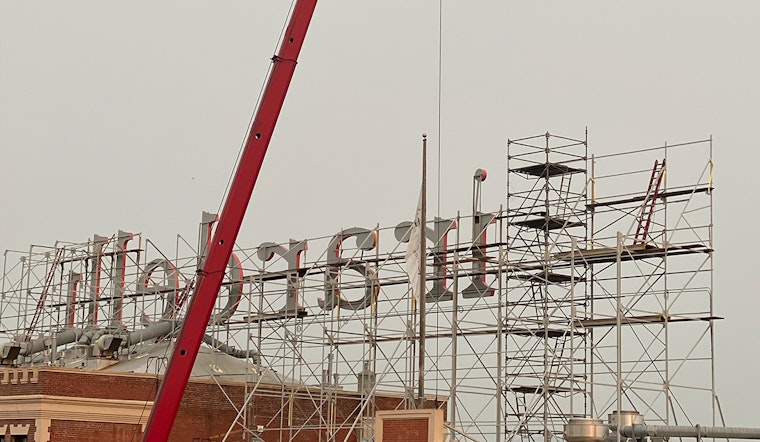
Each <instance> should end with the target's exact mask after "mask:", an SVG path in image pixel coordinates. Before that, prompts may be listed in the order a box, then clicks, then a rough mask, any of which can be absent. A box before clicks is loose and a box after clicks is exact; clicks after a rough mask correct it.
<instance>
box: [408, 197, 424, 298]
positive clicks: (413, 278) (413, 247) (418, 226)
mask: <svg viewBox="0 0 760 442" xmlns="http://www.w3.org/2000/svg"><path fill="white" fill-rule="evenodd" d="M422 235H423V233H422V192H421V191H420V199H419V201H418V202H417V211H416V212H414V222H413V223H412V227H411V229H410V230H409V242H408V243H407V244H406V255H405V257H404V260H405V263H406V274H407V275H409V284H411V286H412V297H413V298H414V300H415V301H417V302H419V300H420V260H421V259H424V257H422V256H420V241H422Z"/></svg>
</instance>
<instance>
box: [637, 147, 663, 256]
mask: <svg viewBox="0 0 760 442" xmlns="http://www.w3.org/2000/svg"><path fill="white" fill-rule="evenodd" d="M664 176H665V160H664V159H663V160H662V162H660V161H658V160H655V161H654V167H652V175H651V176H650V177H649V186H648V187H647V194H646V196H645V198H644V202H643V203H642V205H641V212H639V217H638V219H637V226H636V235H635V236H634V237H633V243H634V244H639V243H640V244H646V242H647V235H648V234H649V228H650V227H651V225H652V217H653V216H654V205H655V202H656V201H657V197H658V196H659V195H660V185H661V184H662V178H663V177H664Z"/></svg>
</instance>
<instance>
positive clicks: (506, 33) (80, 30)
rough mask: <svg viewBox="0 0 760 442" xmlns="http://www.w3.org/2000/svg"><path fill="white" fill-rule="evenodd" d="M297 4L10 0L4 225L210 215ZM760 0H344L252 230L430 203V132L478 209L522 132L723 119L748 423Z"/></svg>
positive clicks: (732, 306) (163, 222) (35, 236)
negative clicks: (423, 198) (477, 183)
mask: <svg viewBox="0 0 760 442" xmlns="http://www.w3.org/2000/svg"><path fill="white" fill-rule="evenodd" d="M441 5H442V9H441V10H440V19H441V20H440V24H441V32H440V36H441V39H440V46H439V6H441ZM289 7H290V2H288V1H284V0H283V1H269V2H250V1H249V2H243V1H226V2H218V3H217V2H199V1H189V2H180V1H173V2H170V1H167V2H158V3H157V2H148V1H135V2H102V1H76V2H20V1H9V0H0V214H1V215H0V249H15V250H28V247H29V244H52V243H53V242H54V241H55V240H67V241H74V242H84V241H86V240H87V239H88V238H91V237H92V235H93V234H95V233H98V234H102V235H111V234H113V233H114V232H116V231H117V230H118V229H123V230H127V231H131V232H142V233H143V234H145V235H146V236H147V237H149V238H151V239H152V240H153V241H154V242H156V243H157V244H159V245H163V246H164V247H166V248H168V249H170V250H171V249H172V248H173V244H174V241H175V238H176V235H177V234H178V233H179V234H182V235H184V236H186V237H188V238H195V235H196V233H197V228H198V227H197V226H198V222H199V221H200V216H201V212H202V211H204V210H205V211H210V212H215V211H217V210H218V208H219V206H220V203H221V201H222V200H223V196H224V193H225V187H226V184H227V181H228V179H229V176H230V174H231V171H232V170H233V167H234V162H235V158H236V156H237V152H238V150H239V148H240V145H241V142H242V140H243V138H244V137H245V134H246V131H247V126H248V123H249V120H250V118H251V114H252V111H253V108H254V105H255V103H256V99H257V97H258V95H259V93H260V90H261V88H262V85H263V82H264V79H265V76H266V73H267V69H268V67H269V59H270V58H271V56H272V54H273V53H274V52H275V50H276V47H277V46H278V43H279V35H280V32H281V30H282V27H283V25H284V23H285V20H286V17H287V13H288V10H289ZM759 13H760V3H758V2H755V1H733V2H729V3H725V2H707V1H671V2H667V3H663V2H655V1H642V2H635V3H634V2H628V3H623V2H603V1H578V2H562V1H546V2H510V1H485V0H483V1H472V2H461V1H460V2H454V1H451V0H443V1H442V2H439V1H438V0H435V1H434V0H424V1H423V0H416V1H409V0H406V1H400V0H384V1H381V2H359V1H348V0H324V1H322V2H321V3H320V4H319V5H318V6H317V11H316V13H315V15H314V18H313V20H312V24H311V27H310V29H309V33H308V35H307V38H306V43H305V44H304V47H303V50H302V53H301V57H300V60H299V65H298V68H297V69H296V73H295V76H294V79H293V83H292V85H291V88H290V90H289V92H288V96H287V99H286V102H285V105H284V109H283V111H282V113H281V115H280V119H279V122H278V126H277V129H276V131H275V134H274V138H273V140H272V144H271V145H270V149H269V152H268V154H267V158H266V161H265V163H264V167H263V170H262V172H261V174H260V176H259V180H258V183H257V186H256V190H255V191H254V195H253V198H252V202H251V204H250V206H249V209H248V212H247V217H246V220H245V223H244V225H243V229H242V231H241V234H240V237H239V238H240V239H239V243H241V244H243V245H245V246H248V247H252V246H255V245H257V244H259V243H261V242H263V241H276V242H281V241H287V239H288V238H291V237H294V238H308V237H313V236H325V235H331V234H333V233H335V232H337V231H339V230H340V229H341V228H347V227H353V226H362V227H368V228H372V227H374V226H375V225H376V224H378V223H379V224H380V225H381V226H392V225H395V224H396V223H398V222H400V221H402V220H406V219H409V218H411V216H412V213H413V211H414V207H415V205H416V202H417V195H418V189H419V187H418V186H419V168H420V138H421V137H420V135H421V133H423V132H427V133H428V135H429V140H430V147H431V154H430V157H431V158H430V166H429V167H430V168H431V170H432V171H431V178H430V179H431V180H432V181H433V182H435V183H436V187H437V183H438V167H439V166H438V164H440V194H439V193H438V192H437V189H435V190H431V191H430V199H431V201H432V202H431V204H430V207H431V212H433V213H437V212H439V213H441V214H442V215H446V216H453V215H455V213H456V211H457V210H462V211H468V210H469V208H470V204H471V203H470V198H471V180H472V173H473V172H474V171H475V170H476V169H478V168H481V167H482V168H486V169H488V171H489V179H488V181H487V182H486V183H484V188H483V206H484V207H492V208H497V207H498V205H499V204H502V203H504V199H505V198H504V189H505V182H506V170H505V168H506V158H505V146H506V140H507V139H508V138H512V139H514V138H520V137H524V136H529V135H536V134H541V133H544V132H547V131H549V132H552V133H557V134H562V135H566V136H570V137H575V138H582V137H583V135H584V131H585V129H586V128H587V127H588V131H589V146H590V150H591V151H592V152H595V153H598V154H603V153H608V152H617V151H623V150H628V149H634V148H642V147H649V146H658V145H662V144H663V143H664V142H668V143H678V142H684V141H689V140H701V139H705V138H708V137H710V136H712V137H713V138H714V163H715V179H714V182H715V186H716V192H715V211H716V215H715V231H714V239H715V249H716V255H715V256H716V272H715V280H716V287H715V297H716V312H717V313H718V315H720V316H723V317H725V318H726V320H725V321H722V322H720V323H719V324H718V325H717V328H716V329H717V349H718V350H717V360H718V366H717V367H718V373H717V386H718V394H719V395H720V398H721V404H722V405H723V411H724V414H725V416H726V419H727V424H728V425H733V426H752V425H755V426H756V425H757V424H756V419H755V416H754V413H753V410H751V409H750V408H748V407H746V404H747V402H748V401H747V399H746V398H747V397H749V396H758V395H760V382H758V381H757V376H755V372H756V370H755V367H757V366H758V365H760V352H758V351H755V349H754V348H753V346H752V344H751V342H752V337H753V336H756V335H758V334H760V324H759V323H758V321H756V320H755V317H756V311H757V310H758V307H760V301H758V300H757V299H756V298H755V294H756V292H757V290H756V283H755V282H753V281H754V278H753V276H754V272H755V271H756V269H755V266H754V265H753V264H754V255H755V254H754V251H755V250H757V249H758V247H760V244H759V243H760V240H758V235H755V234H753V233H752V232H753V227H754V226H755V224H756V223H755V222H754V220H755V218H756V217H757V216H758V215H759V214H760V213H758V209H757V207H756V204H755V203H756V202H757V200H758V198H757V193H758V189H759V188H760V186H758V184H757V181H756V180H755V179H754V178H755V176H754V173H755V171H756V165H757V164H758V163H760V149H758V146H757V142H756V141H753V140H754V139H753V137H752V132H753V129H754V128H755V126H754V124H757V121H758V116H760V110H758V109H760V87H758V83H757V82H758V78H760V57H758V55H757V54H758V50H757V45H758V42H760V27H758V26H757V24H756V17H757V16H758V14H759ZM439 53H440V59H439ZM439 60H440V71H439ZM439 74H440V76H439ZM439 78H440V95H439ZM439 97H440V101H439ZM439 104H440V105H439ZM439 110H440V112H439ZM439 121H440V124H439ZM439 151H440V155H438V152H439ZM439 195H440V204H439V203H438V201H439ZM707 405H708V404H705V406H707Z"/></svg>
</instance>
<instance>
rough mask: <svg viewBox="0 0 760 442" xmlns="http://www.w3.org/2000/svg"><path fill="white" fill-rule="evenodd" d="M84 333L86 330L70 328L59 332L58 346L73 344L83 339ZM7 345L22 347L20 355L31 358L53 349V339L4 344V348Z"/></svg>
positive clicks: (45, 338) (47, 337)
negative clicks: (50, 348)
mask: <svg viewBox="0 0 760 442" xmlns="http://www.w3.org/2000/svg"><path fill="white" fill-rule="evenodd" d="M83 333H84V330H82V329H81V328H70V329H67V330H63V331H60V332H58V336H57V337H56V345H66V344H71V343H72V342H74V341H76V340H77V339H79V338H81V337H82V334H83ZM7 345H11V346H19V347H21V351H19V355H21V356H30V355H33V354H35V353H39V352H41V351H44V350H46V349H47V348H49V347H52V339H51V337H50V336H46V337H44V338H39V339H35V340H33V341H29V342H9V343H7V344H4V346H7Z"/></svg>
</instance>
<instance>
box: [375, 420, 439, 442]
mask: <svg viewBox="0 0 760 442" xmlns="http://www.w3.org/2000/svg"><path fill="white" fill-rule="evenodd" d="M383 442H428V419H426V418H417V419H386V420H385V421H384V422H383Z"/></svg>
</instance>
